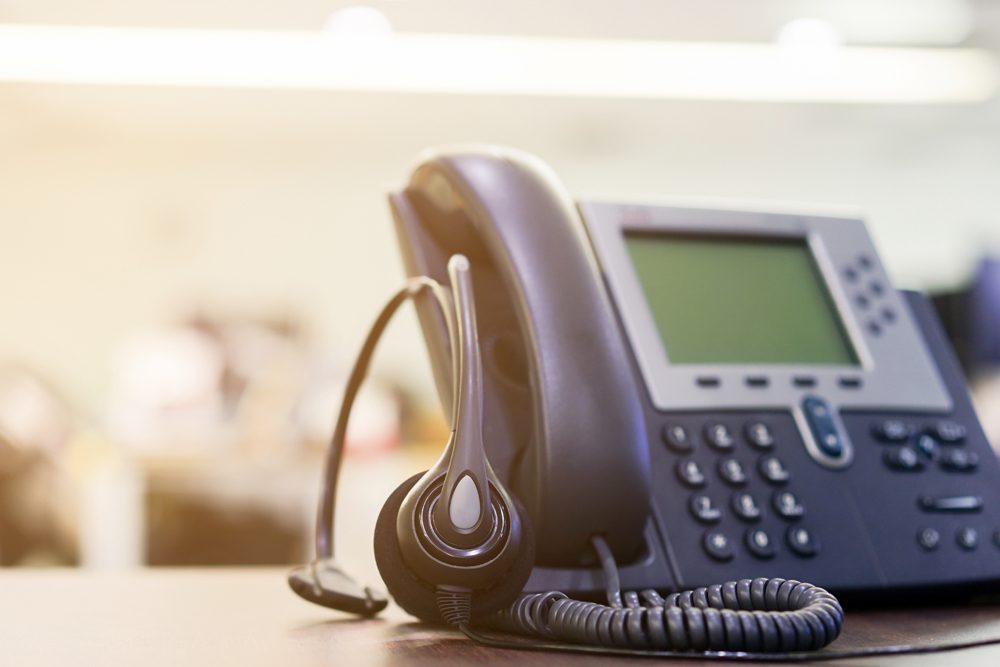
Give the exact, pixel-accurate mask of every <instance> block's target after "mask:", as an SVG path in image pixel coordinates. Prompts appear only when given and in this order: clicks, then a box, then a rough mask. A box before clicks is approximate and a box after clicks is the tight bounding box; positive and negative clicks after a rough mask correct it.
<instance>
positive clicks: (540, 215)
mask: <svg viewBox="0 0 1000 667" xmlns="http://www.w3.org/2000/svg"><path fill="white" fill-rule="evenodd" d="M519 159H520V161H510V160H508V159H507V158H506V157H504V156H501V155H499V154H483V153H467V154H454V155H440V156H437V157H435V158H433V159H429V160H427V161H425V162H424V163H423V164H421V165H420V166H419V167H418V168H417V169H416V171H415V172H414V174H413V177H412V179H411V182H410V184H409V185H408V187H407V188H406V189H405V190H404V191H403V192H401V193H398V194H395V195H392V196H391V198H390V202H391V205H392V209H393V213H394V217H395V221H396V225H397V231H398V232H399V235H400V239H401V249H402V252H403V257H404V262H405V263H406V268H407V272H408V273H409V274H410V275H426V276H429V277H431V278H433V279H435V280H438V281H441V282H444V283H447V282H448V280H447V269H446V265H447V261H448V258H449V257H451V256H452V255H455V254H463V255H465V256H467V257H468V258H469V260H470V262H471V263H472V265H473V266H474V267H475V271H474V273H473V276H474V277H473V292H474V295H475V308H476V315H477V318H478V320H479V328H480V332H481V333H480V337H481V342H482V345H483V359H484V369H483V384H484V390H485V399H484V400H485V414H484V428H485V430H486V433H487V435H486V443H487V448H488V449H489V454H490V459H491V461H493V465H494V466H495V467H497V469H498V472H499V474H500V476H501V478H502V479H503V480H504V482H505V483H507V484H509V485H510V487H511V489H512V491H513V492H514V493H515V494H516V495H517V496H518V497H519V498H521V500H522V502H524V503H525V505H526V506H527V508H528V512H529V514H530V515H531V517H532V521H533V523H534V525H535V530H536V533H537V536H538V542H537V545H536V549H537V552H536V553H537V560H538V562H539V563H540V564H543V565H548V564H552V565H561V566H578V565H581V562H580V559H581V558H582V557H584V555H588V554H589V552H590V549H589V539H590V536H591V535H593V534H595V533H600V534H602V535H604V536H605V539H606V540H607V541H608V544H609V545H610V546H611V549H612V551H613V552H614V553H615V556H616V557H618V558H620V559H634V557H635V556H636V555H637V554H639V552H640V550H641V549H642V548H643V544H642V537H643V528H644V527H645V524H646V521H647V517H648V516H649V512H650V502H649V490H650V466H649V448H648V444H647V442H646V437H647V436H646V431H645V428H644V426H643V415H642V407H641V404H640V402H639V394H638V388H637V386H636V383H635V381H634V378H633V376H632V372H631V369H630V368H629V361H628V358H627V356H626V355H627V352H626V349H625V347H624V346H623V345H622V344H621V339H620V333H619V331H618V327H617V325H616V323H615V321H614V316H613V315H612V309H611V304H610V301H609V298H608V296H607V293H606V291H605V289H604V285H603V284H602V282H601V277H600V272H599V271H598V269H597V264H596V259H595V258H594V256H593V253H592V252H591V251H590V249H589V245H588V244H587V241H586V238H585V236H584V232H583V230H582V229H581V227H580V225H579V224H578V223H577V222H576V218H577V215H578V214H577V212H576V210H575V208H574V205H573V202H572V201H571V200H570V199H569V198H568V197H567V196H566V194H565V193H564V192H563V191H562V190H561V188H560V187H559V185H558V182H557V181H556V179H555V176H554V175H553V174H552V173H551V172H550V171H549V169H548V168H547V167H545V166H544V165H543V164H541V162H540V161H538V160H535V159H533V158H530V157H527V156H520V158H519ZM418 313H419V316H420V320H421V323H422V325H423V328H424V333H425V336H426V337H427V340H428V346H429V348H430V349H431V351H432V360H433V361H434V362H435V363H434V368H435V373H436V377H437V378H438V387H439V390H440V393H441V397H442V400H443V401H444V403H443V404H444V405H447V404H449V403H450V386H451V385H450V378H449V377H447V369H448V368H449V365H448V364H447V363H445V362H446V360H447V358H448V354H447V352H446V347H447V342H446V341H447V336H446V335H445V332H444V330H443V328H442V326H441V322H440V319H439V316H438V314H437V311H436V309H435V308H433V307H432V304H430V303H429V302H428V301H418Z"/></svg>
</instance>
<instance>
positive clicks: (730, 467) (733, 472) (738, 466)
mask: <svg viewBox="0 0 1000 667" xmlns="http://www.w3.org/2000/svg"><path fill="white" fill-rule="evenodd" d="M719 477H721V478H722V480H723V481H724V482H725V483H726V484H728V485H730V486H743V485H744V484H746V483H747V471H746V469H745V468H744V467H743V464H742V463H740V462H739V461H737V460H736V459H734V458H725V459H722V460H721V461H719Z"/></svg>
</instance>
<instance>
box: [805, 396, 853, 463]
mask: <svg viewBox="0 0 1000 667" xmlns="http://www.w3.org/2000/svg"><path fill="white" fill-rule="evenodd" d="M802 412H803V414H805V418H806V422H807V423H808V424H809V430H810V431H811V432H812V436H813V440H814V441H815V443H816V447H818V448H819V450H820V452H821V453H822V456H814V458H816V459H817V460H818V462H819V463H827V464H832V463H836V462H841V461H842V460H843V459H844V458H845V456H846V454H847V449H846V447H845V446H844V438H843V435H842V434H841V433H840V429H839V428H838V427H837V423H836V421H835V420H834V416H833V409H832V408H831V407H830V405H829V404H828V403H827V402H826V401H825V400H823V399H822V398H820V397H818V396H806V397H805V398H803V399H802ZM826 458H829V459H832V461H827V460H825V459H826Z"/></svg>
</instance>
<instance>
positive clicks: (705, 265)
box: [390, 148, 1000, 594]
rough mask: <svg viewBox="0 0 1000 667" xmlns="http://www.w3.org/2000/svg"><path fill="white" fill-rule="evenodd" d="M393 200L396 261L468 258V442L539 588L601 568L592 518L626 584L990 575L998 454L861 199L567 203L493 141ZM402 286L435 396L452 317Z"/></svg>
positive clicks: (945, 584)
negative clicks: (528, 542)
mask: <svg viewBox="0 0 1000 667" xmlns="http://www.w3.org/2000/svg"><path fill="white" fill-rule="evenodd" d="M390 204H391V207H392V210H393V216H394V221H395V225H396V230H397V234H398V237H399V241H400V248H401V252H402V256H403V261H404V265H405V268H406V271H407V273H408V274H409V275H429V276H431V277H433V278H435V279H437V280H439V281H442V282H446V281H447V272H446V268H445V267H446V264H447V261H448V258H449V257H450V256H451V255H452V254H454V253H459V252H460V253H462V254H465V255H466V256H467V257H469V260H470V262H471V263H472V266H473V276H474V291H475V302H476V311H477V317H478V319H479V323H480V325H479V326H480V337H481V344H482V351H483V359H484V390H485V395H484V429H485V433H484V439H485V442H486V446H487V449H488V450H489V455H490V460H491V462H492V465H493V466H494V468H495V469H496V471H497V473H498V475H500V477H501V479H502V480H503V481H504V482H505V483H506V484H508V488H510V489H511V490H512V491H513V492H514V493H515V494H516V495H517V496H518V497H519V498H520V500H521V501H522V502H523V503H524V504H525V506H526V507H527V509H528V513H529V515H530V517H531V520H532V524H533V526H534V530H535V533H536V538H537V541H538V551H537V563H536V568H535V570H534V572H533V575H532V578H531V580H530V581H529V584H528V588H529V589H530V590H548V589H554V590H563V591H566V592H576V593H588V592H593V591H596V590H599V589H600V588H601V580H600V575H599V571H598V570H597V569H596V568H595V567H594V565H593V563H592V561H591V560H590V558H591V556H590V550H589V548H588V540H589V537H590V536H591V535H593V534H602V535H605V536H606V538H607V539H608V542H609V545H610V546H611V547H612V549H613V550H614V552H615V556H616V558H617V559H618V561H619V562H620V563H621V576H622V584H623V586H625V587H627V588H633V589H639V588H650V587H651V588H656V589H660V590H679V589H685V588H690V587H692V586H701V585H708V584H712V583H717V582H720V581H725V580H731V579H737V578H743V577H758V576H764V577H773V576H781V577H786V578H796V579H800V580H803V581H810V582H813V583H816V584H817V585H821V586H824V587H827V588H830V589H831V590H833V591H836V592H839V593H845V594H866V593H875V592H883V591H904V590H907V591H909V590H923V591H928V590H957V589H959V588H963V587H965V588H967V587H971V586H982V585H984V584H987V583H991V584H992V583H994V582H997V581H1000V464H998V462H997V459H996V456H995V455H994V453H993V451H992V449H991V448H990V446H989V443H988V442H987V440H986V437H985V435H984V433H983V431H982V428H981V427H980V425H979V422H978V420H977V418H976V415H975V412H974V410H973V407H972V404H971V401H970V399H969V395H968V391H967V388H966V386H965V382H964V379H963V377H962V375H961V372H960V369H959V367H958V365H957V363H956V361H955V359H954V356H953V354H952V353H951V350H950V348H949V346H948V344H947V341H946V339H945V337H944V335H943V334H942V332H941V329H940V326H939V325H938V323H937V321H936V319H935V317H934V314H933V312H932V310H931V309H930V307H929V305H928V303H927V302H926V301H925V300H924V299H923V298H922V297H921V296H919V295H917V294H913V293H902V292H897V291H895V290H894V289H892V287H891V285H890V283H889V281H888V278H887V276H886V273H885V271H884V269H883V268H882V266H881V263H880V262H879V260H878V256H877V253H876V252H875V250H874V246H873V244H872V242H871V239H870V238H869V237H868V235H867V232H866V230H865V228H864V225H863V224H862V223H861V222H860V221H859V220H856V219H850V218H837V217H831V216H822V215H820V216H817V215H809V214H799V213H760V212H748V211H733V210H719V209H712V208H694V207H690V206H645V205H636V204H610V203H604V202H579V203H576V202H573V200H572V199H571V198H570V197H569V196H568V195H567V194H566V193H565V191H564V190H563V189H562V187H561V186H560V185H559V183H558V180H557V179H556V177H555V176H554V174H553V173H552V172H551V170H549V169H548V168H547V167H546V166H545V165H544V164H542V163H541V162H540V161H539V160H537V159H535V158H533V157H531V156H527V155H525V154H522V153H518V152H515V151H509V150H506V149H499V148H481V149H471V150H466V151H455V152H446V153H437V154H433V155H429V156H428V157H427V159H425V160H424V161H423V162H421V163H420V165H419V166H418V167H417V168H416V169H415V171H414V172H413V175H412V177H411V179H410V182H409V183H408V185H407V186H406V187H405V188H404V189H403V190H402V191H400V192H397V193H394V194H392V195H390ZM740 267H742V271H743V273H742V274H741V273H740V270H741V269H740ZM771 274H773V275H771ZM734 281H736V282H734ZM754 281H757V282H754ZM748 284H753V285H755V286H756V288H755V289H751V288H750V287H748ZM734 285H735V286H737V287H739V289H735V290H734V289H733V287H734ZM733 292H737V293H739V294H742V295H743V296H742V297H741V298H740V299H739V301H738V302H735V303H719V301H720V300H721V301H724V299H725V298H726V297H724V296H720V295H725V294H729V293H733ZM713 299H714V300H713ZM782 299H784V301H783V300H782ZM685 304H687V305H685ZM417 308H418V316H419V318H420V322H421V326H422V329H423V332H424V335H425V339H426V342H427V345H428V349H429V352H430V355H431V360H432V366H433V368H434V372H435V376H436V379H437V385H438V388H439V392H440V394H441V398H442V402H443V404H444V405H449V404H450V400H451V397H450V391H451V376H450V372H451V371H450V363H449V354H448V349H447V333H446V329H445V326H444V321H443V320H442V319H441V317H440V314H439V313H438V312H437V311H436V310H435V306H434V305H433V303H432V302H430V301H425V302H422V301H418V303H417ZM730 310H731V311H732V317H731V318H730V317H729V311H730ZM761 313H770V317H769V318H762V317H761ZM713 317H714V318H715V319H714V320H712V319H711V318H713ZM705 318H709V319H705ZM762 319H763V321H764V324H761V321H762ZM678 322H680V323H681V324H683V325H684V326H675V324H676V323H678ZM817 323H819V324H817ZM753 331H755V332H756V334H755V335H750V332H753ZM734 332H736V334H734ZM740 332H746V335H742V334H741V333H740ZM790 332H791V333H790ZM734 335H735V337H734ZM747 341H750V342H747Z"/></svg>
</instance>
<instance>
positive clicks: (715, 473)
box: [660, 418, 819, 563]
mask: <svg viewBox="0 0 1000 667" xmlns="http://www.w3.org/2000/svg"><path fill="white" fill-rule="evenodd" d="M692 433H693V434H695V436H694V437H692V435H691V434H692ZM699 433H700V435H701V439H700V442H699V438H698V437H697V435H698V434H699ZM660 436H661V439H662V441H663V443H664V445H665V447H664V449H665V450H666V451H668V452H670V458H671V459H673V461H674V463H673V466H674V473H675V475H676V476H677V478H678V479H679V480H680V481H681V483H682V484H683V486H684V487H686V488H687V489H689V490H690V492H689V493H690V495H689V496H688V500H687V503H688V508H687V509H688V514H689V515H690V518H689V519H687V520H688V521H692V522H694V523H695V524H697V525H700V526H702V527H703V529H702V530H699V531H698V533H697V534H698V535H700V539H701V547H702V551H703V552H704V554H705V556H706V557H707V558H708V559H709V560H710V561H714V562H716V563H728V562H730V561H732V560H733V559H734V558H737V557H740V556H739V555H740V554H741V553H742V554H743V555H742V558H747V557H749V558H751V559H754V560H767V559H771V558H774V557H775V556H777V555H778V554H779V553H780V552H781V551H784V552H785V553H786V554H791V555H794V556H796V557H799V558H810V557H812V556H815V555H816V554H817V553H818V551H819V541H818V539H817V536H816V535H815V534H814V533H813V531H812V529H811V528H810V527H807V526H805V525H803V518H804V517H805V516H806V507H805V505H804V504H803V503H802V501H801V500H800V499H799V497H798V496H797V495H796V494H795V492H794V490H793V489H791V488H789V487H790V486H791V485H792V481H793V480H792V475H791V473H790V471H789V469H788V467H787V466H786V465H785V461H784V460H783V458H782V455H781V452H782V448H781V446H780V445H781V444H782V443H780V442H778V440H779V438H778V437H777V436H776V435H775V431H774V430H773V429H772V427H771V426H770V424H768V422H767V421H765V420H761V419H759V418H756V419H755V418H747V419H746V420H745V421H743V422H742V423H739V422H737V423H735V424H734V423H732V420H727V421H726V422H722V421H721V420H720V421H709V422H702V423H701V424H691V423H690V422H687V423H681V421H680V420H678V421H672V422H668V423H666V424H664V425H663V426H662V428H661V430H660ZM795 444H799V443H795ZM698 445H701V447H699V446H698ZM776 522H777V523H776Z"/></svg>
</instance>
